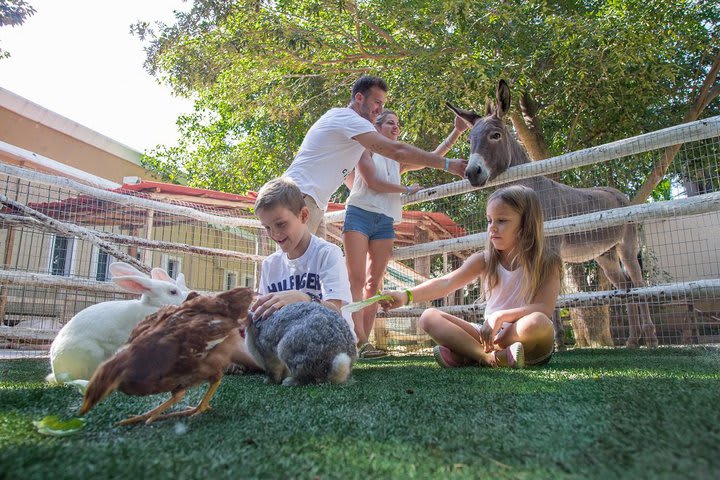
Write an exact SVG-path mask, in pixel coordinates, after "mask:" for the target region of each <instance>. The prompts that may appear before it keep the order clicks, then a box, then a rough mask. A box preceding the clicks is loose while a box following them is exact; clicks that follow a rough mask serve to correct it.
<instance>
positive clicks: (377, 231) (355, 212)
mask: <svg viewBox="0 0 720 480" xmlns="http://www.w3.org/2000/svg"><path fill="white" fill-rule="evenodd" d="M343 232H360V233H363V234H365V235H367V237H368V240H386V239H394V238H395V228H394V227H393V219H392V217H388V216H387V215H383V214H382V213H375V212H368V211H367V210H363V209H362V208H358V207H355V206H353V205H348V207H347V208H346V209H345V224H344V225H343Z"/></svg>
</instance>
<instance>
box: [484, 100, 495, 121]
mask: <svg viewBox="0 0 720 480" xmlns="http://www.w3.org/2000/svg"><path fill="white" fill-rule="evenodd" d="M493 109H494V107H493V103H492V100H490V97H485V116H486V117H487V116H488V115H492V114H493Z"/></svg>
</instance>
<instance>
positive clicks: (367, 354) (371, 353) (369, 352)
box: [358, 342, 387, 358]
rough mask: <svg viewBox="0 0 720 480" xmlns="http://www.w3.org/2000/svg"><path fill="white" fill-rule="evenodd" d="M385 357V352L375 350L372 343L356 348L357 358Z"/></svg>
mask: <svg viewBox="0 0 720 480" xmlns="http://www.w3.org/2000/svg"><path fill="white" fill-rule="evenodd" d="M385 356H387V352H383V351H382V350H378V349H376V348H375V347H374V346H373V344H372V343H369V342H365V343H363V344H362V345H360V347H359V348H358V358H380V357H385Z"/></svg>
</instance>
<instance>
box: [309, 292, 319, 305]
mask: <svg viewBox="0 0 720 480" xmlns="http://www.w3.org/2000/svg"><path fill="white" fill-rule="evenodd" d="M305 293H307V296H308V297H310V301H311V302H317V303H320V304H322V298H320V297H319V296H317V295H315V294H314V293H310V292H305Z"/></svg>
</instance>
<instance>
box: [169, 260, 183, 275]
mask: <svg viewBox="0 0 720 480" xmlns="http://www.w3.org/2000/svg"><path fill="white" fill-rule="evenodd" d="M166 271H167V274H168V275H170V278H177V276H178V273H180V260H178V259H176V258H168V260H167V269H166Z"/></svg>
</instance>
